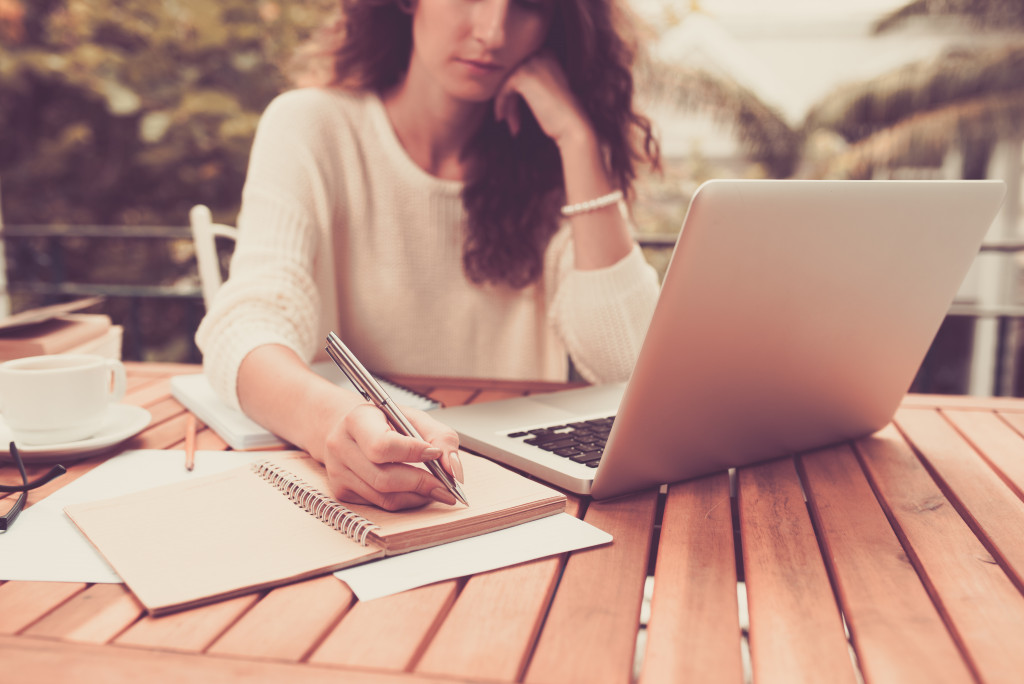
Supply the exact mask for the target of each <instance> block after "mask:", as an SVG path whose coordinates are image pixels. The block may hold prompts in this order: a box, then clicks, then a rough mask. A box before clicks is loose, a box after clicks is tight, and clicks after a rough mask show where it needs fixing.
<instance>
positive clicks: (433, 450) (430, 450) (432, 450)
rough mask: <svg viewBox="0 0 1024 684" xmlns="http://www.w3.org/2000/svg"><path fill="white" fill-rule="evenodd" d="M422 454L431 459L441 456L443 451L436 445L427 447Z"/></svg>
mask: <svg viewBox="0 0 1024 684" xmlns="http://www.w3.org/2000/svg"><path fill="white" fill-rule="evenodd" d="M423 455H424V456H426V458H427V460H428V461H433V460H434V459H436V458H441V456H443V455H444V452H443V451H441V450H440V449H438V448H437V447H427V448H426V449H424V450H423Z"/></svg>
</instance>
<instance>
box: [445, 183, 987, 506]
mask: <svg viewBox="0 0 1024 684" xmlns="http://www.w3.org/2000/svg"><path fill="white" fill-rule="evenodd" d="M1004 192H1005V185H1004V183H1003V182H1002V181H939V180H930V181H813V180H807V181H805V180H713V181H708V182H706V183H704V184H703V185H701V186H700V187H699V188H698V190H697V192H696V194H695V195H694V197H693V199H692V201H691V204H690V208H689V210H688V211H687V214H686V218H685V219H684V221H683V227H682V230H681V232H680V234H679V238H678V240H677V242H676V245H675V248H674V250H673V253H672V259H671V261H670V263H669V267H668V270H667V271H666V274H665V278H664V282H663V284H662V289H661V294H660V296H659V299H658V303H657V306H656V308H655V311H654V315H653V317H652V319H651V322H650V325H649V327H648V330H647V334H646V336H645V339H644V342H643V346H642V348H641V350H640V354H639V357H638V358H637V362H636V366H635V367H634V369H633V373H632V374H631V376H630V379H629V381H628V382H627V383H624V384H615V385H598V386H589V387H584V388H577V389H570V390H564V391H558V392H553V393H546V394H535V395H530V396H527V397H522V398H514V399H509V400H501V401H495V402H487V403H481V404H470V405H467V406H457V407H451V408H444V409H439V410H437V411H434V412H433V415H434V416H435V417H436V418H437V419H438V420H440V421H441V422H444V423H446V424H448V425H449V426H451V427H452V428H454V429H455V430H456V431H457V432H458V434H459V436H460V438H461V442H462V445H463V447H465V448H468V449H469V450H471V451H475V452H477V453H480V454H482V455H484V456H487V457H489V458H492V459H494V460H496V461H499V462H501V463H504V464H507V465H509V466H511V467H513V468H516V469H519V470H521V471H524V472H526V473H529V474H531V475H534V476H536V477H537V478H539V479H542V480H545V481H547V482H549V483H551V484H554V485H556V486H558V487H562V488H564V489H567V490H569V491H572V492H576V493H579V494H590V495H592V496H593V497H595V498H607V497H612V496H616V495H620V494H624V493H628V492H633V491H637V490H640V489H644V488H647V487H651V486H654V485H660V484H663V483H671V482H676V481H679V480H685V479H689V478H694V477H698V476H702V475H707V474H710V473H714V472H718V471H722V470H726V469H728V468H733V467H737V466H743V465H747V464H750V463H754V462H757V461H761V460H765V459H770V458H775V457H779V456H784V455H787V454H793V453H797V452H801V451H806V450H809V449H814V448H817V447H822V446H826V445H830V444H834V443H838V442H843V441H846V440H849V439H852V438H855V437H860V436H863V435H867V434H871V433H873V432H875V431H877V430H879V429H880V428H882V427H884V426H885V425H886V424H887V423H888V422H889V421H890V420H891V418H892V416H893V414H894V413H895V411H896V408H897V407H898V405H899V403H900V400H901V399H902V397H903V396H904V394H905V393H906V391H907V389H908V388H909V387H910V384H911V382H912V381H913V379H914V376H915V375H916V373H917V370H918V368H919V366H920V364H921V361H922V360H923V359H924V356H925V353H926V352H927V351H928V348H929V346H930V345H931V342H932V339H933V338H934V336H935V334H936V332H937V331H938V329H939V325H940V324H941V323H942V321H943V319H944V317H945V315H946V312H947V310H948V308H949V306H950V304H951V303H952V301H953V299H954V297H955V296H956V293H957V291H958V289H959V287H960V284H961V282H962V281H963V279H964V277H965V276H966V274H967V271H968V269H969V268H970V266H971V264H972V262H973V260H974V257H975V256H976V255H977V253H978V250H979V248H980V246H981V242H982V239H983V238H984V236H985V234H986V232H987V231H988V228H989V226H990V224H991V223H992V221H993V219H994V217H995V216H996V213H997V211H998V210H999V207H1000V205H1001V203H1002V199H1003V195H1004ZM613 418H614V420H612V419H613ZM577 432H581V433H582V434H583V438H581V439H580V438H577V436H576V433H577ZM588 440H589V441H588ZM602 441H603V445H602Z"/></svg>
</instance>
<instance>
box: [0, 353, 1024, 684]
mask: <svg viewBox="0 0 1024 684" xmlns="http://www.w3.org/2000/svg"><path fill="white" fill-rule="evenodd" d="M195 370H197V369H196V367H194V366H176V365H159V364H129V375H130V389H129V394H128V396H127V399H126V401H129V402H131V403H134V404H138V405H142V406H145V407H146V408H147V409H149V411H150V412H151V413H152V414H153V422H152V424H151V425H150V427H149V428H148V429H147V430H146V431H145V432H144V433H142V434H141V435H140V436H139V437H137V438H135V439H133V440H131V441H130V442H128V443H127V444H125V445H124V448H131V449H140V448H146V449H149V448H161V449H163V448H181V447H182V439H183V434H184V429H185V414H184V412H183V409H182V407H181V406H180V405H179V404H178V403H177V402H176V401H174V400H173V399H172V398H171V397H170V396H169V389H168V383H167V378H168V377H169V376H170V375H173V374H176V373H180V372H193V371H195ZM398 380H399V381H401V382H405V383H407V384H410V385H412V386H414V387H415V388H416V389H419V390H421V391H426V392H428V393H430V394H431V395H433V396H434V397H436V398H439V399H441V400H442V401H444V402H446V403H448V404H458V403H463V402H470V401H485V400H488V399H495V398H498V397H502V396H509V395H514V394H518V393H523V392H525V391H529V390H535V389H544V387H543V386H539V385H527V384H522V385H519V384H513V383H477V384H474V383H467V382H459V381H445V382H443V383H442V382H438V381H430V380H425V379H422V378H398ZM480 385H485V388H484V389H482V390H481V387H480ZM1022 434H1024V400H1018V399H972V398H966V397H939V396H910V397H908V398H907V399H906V400H905V402H904V404H903V407H902V408H901V409H900V411H899V412H898V414H897V416H896V419H895V422H894V424H893V425H890V426H888V427H886V428H885V429H884V430H882V431H881V432H880V433H878V434H877V435H875V436H872V437H869V438H866V439H862V440H858V441H857V442H855V443H852V444H849V445H843V446H840V447H836V448H830V449H826V450H823V451H819V452H816V453H813V454H809V455H804V456H801V457H798V458H784V459H780V460H776V461H772V462H768V463H765V464H763V465H759V466H756V467H751V468H747V469H743V470H740V471H739V472H738V473H737V475H736V478H735V482H734V485H733V486H734V489H735V492H736V494H735V496H732V497H731V496H730V482H729V477H728V476H727V475H726V474H724V473H723V474H721V475H715V476H712V477H708V478H704V479H701V480H696V481H691V482H687V483H682V484H678V485H673V486H671V487H669V488H668V489H667V493H661V494H659V492H657V491H649V492H644V493H640V494H636V495H633V496H629V497H626V498H622V499H618V500H615V501H609V502H598V503H594V502H590V501H589V500H586V499H576V498H573V499H572V500H571V509H572V510H573V511H574V512H576V513H577V514H578V515H580V516H582V517H583V518H584V519H585V520H587V521H588V522H590V523H592V524H594V525H596V526H598V527H600V528H602V529H605V530H607V531H609V532H611V533H612V534H613V535H614V537H615V541H614V543H612V544H610V545H607V546H604V547H601V548H597V549H591V550H586V551H581V552H577V553H572V554H568V556H567V557H564V556H563V557H553V558H547V559H541V560H538V561H534V562H530V563H525V564H522V565H518V566H514V567H511V568H506V569H503V570H499V571H494V572H488V573H483V574H480V575H476V576H473V577H469V578H464V579H459V580H452V581H447V582H441V583H438V584H435V585H431V586H427V587H423V588H421V589H417V590H413V591H408V592H405V593H403V594H399V595H396V596H392V597H389V598H383V599H378V600H374V601H367V602H359V601H356V600H355V599H354V597H353V596H352V594H351V592H350V591H349V590H348V588H347V587H346V586H345V585H344V584H343V583H341V582H339V581H338V580H337V579H335V578H334V577H331V576H326V577H321V578H318V579H314V580H309V581H306V582H302V583H299V584H294V585H290V586H286V587H282V588H278V589H275V590H273V591H270V592H267V593H263V594H254V595H250V596H244V597H241V598H237V599H233V600H229V601H225V602H222V603H217V604H214V605H210V606H205V607H202V608H199V609H195V610H191V611H187V612H184V613H178V614H175V615H171V616H168V617H163V618H158V619H153V618H147V617H143V614H142V610H141V608H140V606H139V604H138V603H137V602H136V601H135V599H134V598H133V596H132V595H131V594H130V593H129V592H128V591H127V590H126V589H125V588H124V587H123V586H121V585H105V584H97V585H87V584H70V583H48V582H6V583H3V584H0V681H3V682H9V681H29V682H64V681H76V682H88V681H101V682H121V681H125V682H127V681H132V682H135V681H143V680H144V681H163V680H173V681H193V682H208V681H224V680H235V679H238V680H242V679H244V680H245V681H275V682H277V681H295V682H306V681H310V682H320V681H325V682H326V681H331V682H334V681H338V680H339V676H340V678H341V679H344V680H346V681H349V680H357V681H367V682H399V681H401V682H409V681H416V682H434V681H445V682H448V681H464V680H465V681H498V682H506V681H526V682H627V681H629V680H630V679H631V678H634V677H638V678H639V680H640V681H642V682H681V681H693V682H710V681H715V682H742V681H743V680H744V678H745V677H746V678H747V679H748V680H749V679H750V678H752V679H753V681H755V682H758V683H761V682H801V681H822V682H856V681H857V679H858V672H859V673H860V675H862V677H863V679H864V680H865V681H867V682H872V683H875V682H900V683H905V682H929V683H930V682H971V681H978V680H980V681H985V682H1002V681H1006V682H1009V681H1013V682H1019V681H1021V679H1022V677H1024V639H1022V634H1021V632H1022V630H1024V595H1022V589H1024V503H1022V498H1024V437H1022ZM198 445H199V448H201V449H224V448H225V445H224V443H223V442H222V441H221V440H220V439H219V438H218V437H217V436H216V435H215V434H213V433H212V432H211V431H209V430H204V431H203V432H201V433H200V435H199V439H198ZM103 458H104V457H103V456H100V457H95V458H91V459H88V460H86V461H84V462H81V463H77V464H74V465H73V466H71V468H70V472H69V475H66V476H64V477H62V478H60V479H58V480H57V481H56V482H54V483H52V485H51V486H49V487H48V489H47V490H44V491H43V492H35V493H33V495H32V496H31V498H30V501H38V500H39V499H40V498H42V496H44V495H45V494H46V493H48V492H49V491H52V490H53V489H56V488H57V487H60V486H62V485H63V484H66V483H67V482H69V481H70V480H71V479H72V478H74V477H76V476H78V475H81V474H82V473H83V472H86V471H87V470H88V469H89V468H91V467H93V466H94V465H96V463H98V462H100V461H102V460H103ZM9 471H10V469H9V468H7V469H4V470H3V471H2V472H0V478H3V480H4V481H11V480H12V479H13V478H12V477H11V473H10V472H9ZM805 495H806V499H805ZM0 552H2V547H0ZM649 573H650V574H653V578H654V579H653V597H652V600H651V602H650V606H649V615H648V611H647V608H646V605H645V603H644V601H643V598H644V588H645V583H647V584H648V585H649V584H650V581H649V580H648V579H647V577H648V574H649ZM738 582H739V583H738ZM642 609H643V610H642ZM748 615H749V618H748ZM844 625H845V628H846V629H848V631H849V634H850V638H849V640H848V639H847V636H846V634H845V631H844ZM638 628H640V629H639V632H640V634H641V637H640V638H639V639H638V636H637V635H638ZM346 675H347V676H346Z"/></svg>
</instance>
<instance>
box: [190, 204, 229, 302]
mask: <svg viewBox="0 0 1024 684" xmlns="http://www.w3.org/2000/svg"><path fill="white" fill-rule="evenodd" d="M188 217H189V222H190V223H191V224H192V244H193V245H194V246H195V252H196V265H197V268H198V270H199V284H200V287H201V288H202V291H203V304H204V305H205V306H206V308H207V309H209V308H210V304H212V303H213V296H214V295H215V294H217V290H218V289H219V288H220V285H221V283H222V282H223V280H224V279H223V276H222V275H221V272H220V258H219V257H218V256H217V240H216V238H218V237H223V238H228V239H229V240H232V241H234V240H236V239H237V238H238V229H237V228H235V227H234V226H227V225H224V224H222V223H214V222H213V215H212V214H211V213H210V209H209V207H207V206H206V205H205V204H197V205H195V206H194V207H192V210H191V211H189V213H188Z"/></svg>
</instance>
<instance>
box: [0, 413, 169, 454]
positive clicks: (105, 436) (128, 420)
mask: <svg viewBox="0 0 1024 684" xmlns="http://www.w3.org/2000/svg"><path fill="white" fill-rule="evenodd" d="M150 420H152V416H150V415H149V411H147V410H146V409H144V408H142V407H141V406H132V405H131V404H114V405H113V406H111V407H110V410H109V411H107V418H106V420H105V421H104V422H103V427H101V428H100V429H99V432H97V433H96V434H95V435H93V436H92V437H88V438H86V439H80V440H77V441H74V442H65V443H63V444H25V445H24V446H23V445H21V444H19V445H18V453H19V454H21V460H22V461H24V462H25V463H26V464H28V463H49V462H56V461H62V462H65V461H71V460H78V459H82V458H85V457H87V456H92V455H93V454H97V453H99V452H101V451H103V450H104V449H109V448H110V447H112V446H114V445H115V444H119V443H121V442H123V441H125V440H126V439H128V438H130V437H134V436H135V435H137V434H139V433H140V432H142V431H143V430H144V429H145V428H146V427H147V426H148V425H149V421H150ZM10 443H11V431H10V429H9V428H8V427H7V423H6V422H4V419H3V416H0V460H3V461H6V462H10ZM70 457H73V458H70Z"/></svg>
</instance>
